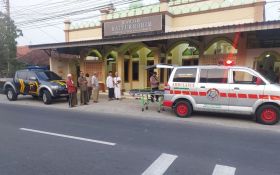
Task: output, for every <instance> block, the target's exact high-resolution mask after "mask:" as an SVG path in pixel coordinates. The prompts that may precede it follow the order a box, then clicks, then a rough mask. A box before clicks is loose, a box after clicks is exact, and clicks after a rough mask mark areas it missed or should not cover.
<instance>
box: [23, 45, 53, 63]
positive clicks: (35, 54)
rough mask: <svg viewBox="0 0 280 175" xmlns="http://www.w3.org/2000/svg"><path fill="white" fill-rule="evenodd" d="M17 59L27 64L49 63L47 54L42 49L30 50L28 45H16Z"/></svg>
mask: <svg viewBox="0 0 280 175" xmlns="http://www.w3.org/2000/svg"><path fill="white" fill-rule="evenodd" d="M17 59H18V60H19V61H22V62H24V63H27V64H31V65H39V66H46V65H49V56H48V55H47V54H46V52H44V51H43V50H32V49H30V48H29V47H28V46H18V47H17Z"/></svg>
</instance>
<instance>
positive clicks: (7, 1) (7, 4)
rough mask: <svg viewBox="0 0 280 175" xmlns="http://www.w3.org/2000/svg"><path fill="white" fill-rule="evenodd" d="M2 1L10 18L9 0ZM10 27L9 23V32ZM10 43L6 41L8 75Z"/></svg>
mask: <svg viewBox="0 0 280 175" xmlns="http://www.w3.org/2000/svg"><path fill="white" fill-rule="evenodd" d="M3 1H4V4H5V8H6V15H7V16H8V18H9V19H10V18H11V13H10V0H3ZM10 29H11V27H10V25H9V26H8V31H9V32H10V31H11V30H10ZM9 47H10V45H9V43H7V56H8V57H7V68H8V76H9V74H10V69H11V68H10V67H11V65H10V48H9Z"/></svg>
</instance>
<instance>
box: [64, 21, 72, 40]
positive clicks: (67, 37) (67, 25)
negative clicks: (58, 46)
mask: <svg viewBox="0 0 280 175" xmlns="http://www.w3.org/2000/svg"><path fill="white" fill-rule="evenodd" d="M70 26H71V21H70V20H65V21H64V34H65V42H69V41H70Z"/></svg>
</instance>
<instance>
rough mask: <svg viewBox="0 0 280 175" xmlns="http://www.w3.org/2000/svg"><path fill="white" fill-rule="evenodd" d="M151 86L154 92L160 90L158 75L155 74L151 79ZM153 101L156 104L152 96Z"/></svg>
mask: <svg viewBox="0 0 280 175" xmlns="http://www.w3.org/2000/svg"><path fill="white" fill-rule="evenodd" d="M150 84H151V88H152V90H159V88H158V87H159V81H158V77H157V73H156V72H154V73H153V75H152V76H151V77H150ZM151 101H152V102H154V96H153V95H151ZM156 101H158V95H156Z"/></svg>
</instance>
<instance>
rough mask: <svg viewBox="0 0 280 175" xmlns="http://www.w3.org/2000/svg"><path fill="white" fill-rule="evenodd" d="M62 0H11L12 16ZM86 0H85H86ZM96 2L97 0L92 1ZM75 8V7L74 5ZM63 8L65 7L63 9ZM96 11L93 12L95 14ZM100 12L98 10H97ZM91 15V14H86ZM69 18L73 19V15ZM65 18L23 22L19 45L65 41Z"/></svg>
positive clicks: (273, 12)
mask: <svg viewBox="0 0 280 175" xmlns="http://www.w3.org/2000/svg"><path fill="white" fill-rule="evenodd" d="M0 1H1V0H0ZM59 1H62V0H28V1H27V0H10V3H11V13H12V17H14V20H15V21H16V22H22V21H25V20H28V19H32V18H34V16H36V14H37V15H46V14H45V13H46V12H41V11H38V9H36V8H32V6H35V7H38V5H39V6H40V7H42V9H43V8H44V5H48V3H56V2H59ZM71 1H75V0H69V1H67V2H68V3H70V2H71ZM76 1H77V0H76ZM84 1H85V0H84ZM105 1H107V2H110V0H100V1H98V2H105ZM112 1H113V2H114V0H112ZM274 1H276V0H267V5H266V20H277V19H279V16H280V15H279V12H278V9H279V7H280V2H279V1H278V2H274ZM80 2H82V0H80ZM92 2H96V1H92ZM155 2H158V0H144V3H145V4H149V3H155ZM1 6H3V3H2V4H1V3H0V10H2V9H3V7H1ZM73 9H75V8H74V7H73ZM59 10H61V9H55V8H54V9H53V10H49V11H48V13H50V14H54V13H55V12H58V11H59ZM62 10H63V9H62ZM94 13H95V12H92V13H91V14H93V16H94ZM96 13H98V12H96ZM84 15H89V14H84ZM68 18H70V19H71V16H69V17H68ZM64 20H65V19H64V18H62V19H57V20H56V23H57V24H50V25H49V26H48V27H46V26H42V24H41V25H36V23H34V25H33V24H32V25H31V26H32V27H29V26H26V27H23V26H24V25H26V24H22V27H20V26H19V27H20V28H21V29H22V30H23V35H24V36H23V37H20V38H19V39H18V44H19V45H30V44H42V43H54V42H63V41H64V32H63V27H64V25H63V21H64Z"/></svg>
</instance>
